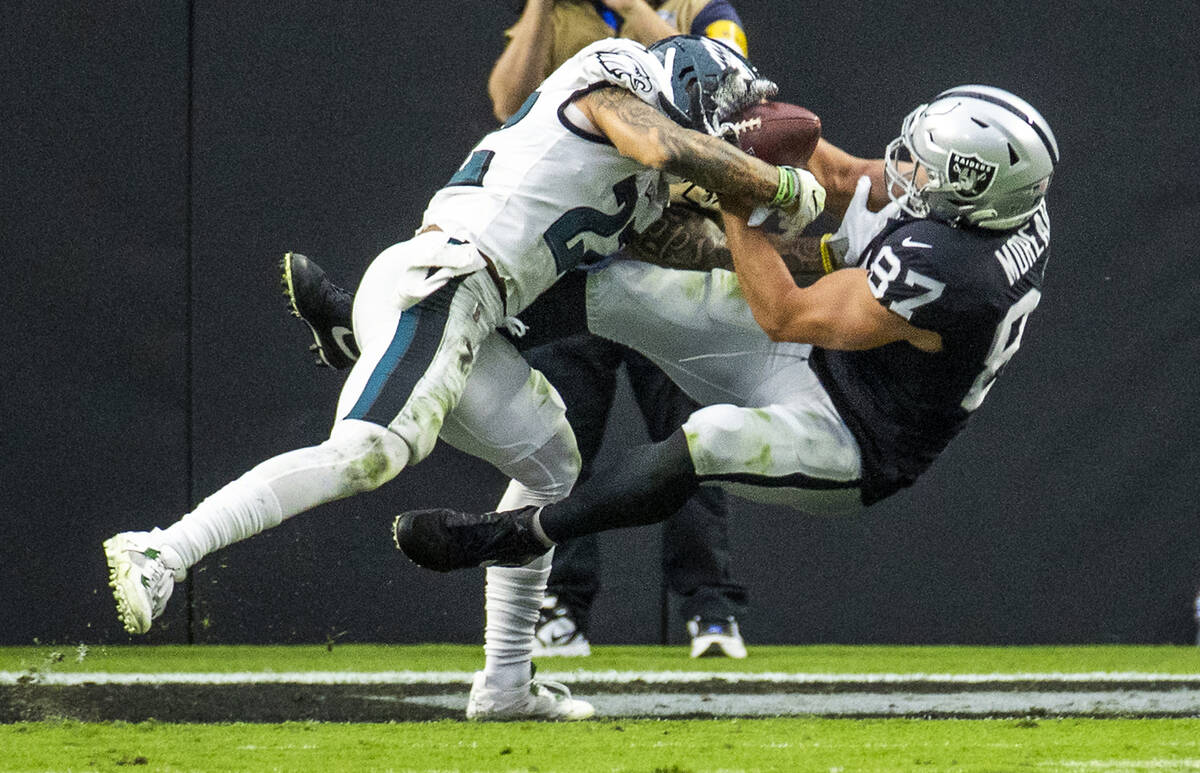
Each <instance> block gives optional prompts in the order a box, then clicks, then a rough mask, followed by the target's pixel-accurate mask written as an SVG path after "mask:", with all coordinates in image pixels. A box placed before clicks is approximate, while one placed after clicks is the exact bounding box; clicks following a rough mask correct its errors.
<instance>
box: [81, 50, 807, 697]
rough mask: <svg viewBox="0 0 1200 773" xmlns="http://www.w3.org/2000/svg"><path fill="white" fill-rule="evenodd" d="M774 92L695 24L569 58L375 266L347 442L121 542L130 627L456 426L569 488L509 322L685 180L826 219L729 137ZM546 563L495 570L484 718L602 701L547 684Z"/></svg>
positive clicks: (506, 467) (549, 417)
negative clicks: (281, 528) (184, 584)
mask: <svg viewBox="0 0 1200 773" xmlns="http://www.w3.org/2000/svg"><path fill="white" fill-rule="evenodd" d="M773 93H774V84H772V83H771V82H770V81H767V80H765V79H762V78H760V77H759V76H758V74H757V72H756V71H755V70H754V69H753V68H752V67H751V66H750V64H749V63H748V62H746V61H745V60H744V59H743V58H742V57H740V56H739V55H737V54H735V53H734V52H733V51H732V50H731V49H729V48H727V47H725V46H723V45H721V44H719V43H716V42H714V41H711V40H706V39H703V38H694V37H690V36H681V37H679V38H672V39H668V40H667V41H663V42H661V43H659V44H656V45H655V46H654V47H653V49H652V50H647V49H646V48H644V47H642V46H641V45H640V44H637V43H634V42H632V41H627V40H611V39H610V40H604V41H600V42H598V43H596V44H593V45H591V46H589V47H587V48H585V49H583V50H582V51H580V52H579V54H577V55H576V56H575V57H573V58H572V59H570V60H569V61H568V62H566V63H565V64H564V65H563V66H562V67H560V68H559V69H558V70H556V71H555V72H554V73H553V74H552V75H551V76H550V77H549V78H547V79H546V80H545V81H544V82H543V84H542V86H541V87H540V88H539V89H538V90H537V91H535V92H534V93H533V94H532V95H531V96H530V97H529V99H528V100H526V102H525V104H524V105H523V106H522V108H521V109H520V110H519V111H518V112H517V113H516V114H515V115H514V116H513V117H512V118H510V119H509V121H508V122H507V123H506V124H505V125H504V126H503V127H501V128H500V129H498V130H497V131H494V132H492V133H491V134H489V135H487V136H486V137H485V138H484V139H483V140H482V141H481V142H480V143H479V144H478V145H477V146H476V147H475V149H474V150H472V151H471V153H470V154H469V156H468V157H467V159H466V161H465V162H464V163H463V165H462V166H461V168H460V169H459V170H458V171H457V172H456V173H455V174H454V175H453V177H451V179H450V180H449V182H448V183H447V185H446V187H445V188H443V189H442V190H440V191H439V192H438V193H437V194H436V195H435V196H434V197H433V199H432V200H431V201H430V203H429V206H428V208H427V209H426V211H425V215H424V218H423V222H422V226H421V228H420V229H419V230H418V232H417V234H416V235H415V236H414V237H413V238H412V239H410V240H408V241H405V242H402V243H400V244H396V245H393V246H392V247H389V248H388V249H386V250H384V251H383V252H382V253H381V254H380V255H379V256H378V257H377V258H376V259H375V260H374V261H373V262H372V263H371V265H370V266H369V267H368V269H367V271H366V273H365V275H364V277H363V279H362V282H361V284H360V286H359V290H358V293H357V297H356V300H355V302H354V307H353V323H354V329H355V336H356V338H357V341H358V343H359V345H360V347H361V351H362V354H361V357H360V358H359V359H358V361H357V362H356V363H355V365H354V367H353V368H352V369H351V371H350V373H349V376H348V378H347V380H346V383H345V386H344V387H343V389H342V392H341V395H340V397H339V400H338V405H337V413H336V416H335V421H334V425H333V428H332V431H331V433H330V436H329V439H328V440H326V441H325V442H323V443H321V444H319V445H317V446H313V447H309V448H303V449H299V450H295V451H291V452H288V453H284V454H281V455H279V456H276V457H274V458H272V459H268V460H267V461H265V462H263V463H261V464H259V465H258V466H256V467H254V468H253V469H251V470H250V471H249V472H247V473H246V474H244V475H243V476H242V477H240V478H238V479H237V480H235V481H233V482H231V483H229V484H227V485H226V486H224V487H223V488H221V489H220V490H218V491H217V492H215V493H214V494H212V495H211V496H209V497H208V498H207V499H205V500H204V501H203V502H201V503H200V504H199V505H198V506H197V507H196V509H195V510H193V511H192V512H190V513H188V514H186V515H184V516H183V517H182V518H181V519H180V520H178V521H176V522H175V523H174V524H172V525H170V526H169V527H168V528H166V529H154V530H152V531H149V532H123V533H121V534H117V535H115V536H114V537H112V538H110V539H109V540H107V541H106V542H105V543H104V549H105V554H106V558H107V561H108V564H109V569H110V584H111V585H112V587H113V591H114V596H115V598H116V602H117V609H118V614H119V616H120V618H121V620H122V622H123V623H124V625H125V627H126V629H127V630H129V631H130V632H133V633H143V632H145V631H146V630H148V629H149V628H150V626H151V623H152V621H153V619H154V618H155V617H157V616H159V615H160V614H161V613H162V611H163V608H164V606H165V604H166V603H167V600H168V598H169V596H170V595H171V591H172V589H173V587H174V584H175V583H176V582H178V581H179V580H181V579H182V578H183V577H184V576H185V573H186V571H187V569H188V568H189V567H191V566H192V565H194V564H195V563H196V562H197V561H199V560H200V559H201V558H203V557H204V556H205V555H207V554H209V553H212V552H213V551H216V550H218V549H220V548H222V547H224V546H227V545H229V544H231V543H233V542H235V541H238V540H242V539H245V538H247V537H250V536H252V535H254V534H257V533H258V532H261V531H263V530H265V529H268V528H271V527H273V526H276V525H278V524H279V523H281V522H282V521H283V520H284V519H286V518H290V517H291V516H293V515H296V514H297V513H301V512H304V511H306V510H309V509H311V508H313V507H316V506H317V505H320V504H323V503H325V502H330V501H333V500H335V499H339V498H343V497H347V496H351V495H354V494H357V493H361V492H365V491H370V490H373V489H375V488H377V487H378V486H380V485H382V484H384V483H386V482H387V481H389V480H391V479H392V478H394V477H395V476H396V475H397V474H398V473H399V472H400V471H401V470H402V469H404V468H405V467H406V466H408V465H410V464H415V463H417V462H419V461H420V460H421V459H423V458H425V456H427V455H428V454H429V453H430V451H431V450H432V448H433V446H434V444H435V442H436V440H437V438H438V437H441V438H443V439H444V440H446V442H448V443H450V444H452V445H454V446H455V447H457V448H459V449H461V450H463V451H466V452H468V453H471V454H474V455H475V456H478V457H479V458H481V459H484V460H486V461H488V462H490V463H492V464H493V465H495V466H496V467H497V468H498V469H499V470H501V471H502V472H504V473H505V474H506V475H508V476H509V477H510V478H511V479H512V480H513V483H512V485H511V486H510V487H509V489H508V491H507V492H506V494H505V495H504V498H503V499H502V501H501V505H500V506H501V508H502V509H511V508H518V507H523V506H527V505H544V504H547V503H550V502H554V501H556V500H558V499H561V498H562V497H564V496H565V495H566V494H567V493H568V492H569V491H570V489H571V486H572V485H573V483H574V481H575V477H576V475H577V473H578V466H579V457H578V451H577V450H576V446H575V440H574V436H573V435H572V432H571V428H570V426H569V425H568V424H567V422H566V420H565V418H564V408H563V404H562V401H561V400H560V399H559V398H558V396H557V394H556V393H555V391H554V389H553V387H552V386H551V385H550V384H549V383H548V382H547V381H546V380H545V379H544V378H543V377H542V376H541V375H540V374H539V373H537V372H536V371H531V370H530V368H529V366H528V365H527V364H526V363H525V361H524V360H523V359H522V358H521V357H520V355H519V354H518V353H517V351H516V350H515V349H514V348H513V347H512V345H511V344H509V343H508V342H507V341H505V340H504V339H503V338H501V337H500V336H499V335H498V334H497V333H496V329H497V327H499V326H501V325H503V324H504V322H505V320H506V319H507V318H508V317H510V315H513V314H516V313H518V312H520V311H521V310H522V309H523V308H525V306H527V305H528V304H529V303H531V302H532V301H533V300H534V299H535V298H536V297H537V296H538V295H539V294H541V293H542V292H543V291H545V290H546V289H547V288H548V287H550V286H551V285H552V284H553V283H554V282H555V281H556V279H557V278H558V277H559V276H560V275H562V274H563V273H564V272H566V271H568V270H570V269H572V268H575V267H578V266H584V265H589V264H594V263H598V262H600V261H602V260H603V259H604V256H607V255H611V254H612V253H615V252H616V251H618V249H619V248H620V247H621V246H622V245H624V244H625V243H626V242H627V241H628V240H629V239H630V238H631V237H632V235H633V234H634V233H636V232H637V231H638V230H640V229H642V228H644V227H645V226H646V225H647V224H649V223H650V222H652V221H653V220H655V219H656V218H657V217H658V216H659V215H660V214H661V212H662V208H663V206H664V203H665V201H666V196H667V175H668V174H670V175H678V176H680V177H685V178H687V179H690V180H694V181H696V182H697V183H699V184H702V185H704V186H706V187H707V188H709V189H712V190H716V191H721V192H724V193H727V194H728V195H730V196H731V197H733V198H736V199H737V200H739V201H742V200H745V201H752V202H756V203H760V204H763V205H770V206H771V207H773V208H775V209H777V210H778V211H780V212H781V213H782V215H783V217H785V218H786V219H788V220H789V221H790V222H792V223H793V224H794V225H797V226H802V225H803V224H804V223H807V222H809V221H811V220H812V219H813V218H815V217H816V216H817V214H819V212H820V208H821V204H822V203H823V199H824V191H823V189H822V188H821V187H820V185H819V184H817V182H816V180H815V178H813V176H812V175H811V174H809V173H808V172H806V171H803V170H796V169H793V168H790V167H775V166H772V165H770V164H767V163H765V162H763V161H761V160H759V159H756V158H752V157H750V156H748V155H746V154H744V153H742V152H741V151H739V150H738V149H737V148H736V147H735V146H734V145H732V144H730V143H729V142H726V141H724V140H723V139H718V137H719V136H720V135H722V134H723V132H724V126H723V124H724V121H725V120H726V119H727V118H728V117H730V116H732V115H734V114H735V113H736V112H737V111H739V110H740V109H741V108H742V107H744V106H746V105H748V104H751V103H754V102H758V101H760V100H761V99H763V98H764V97H767V96H770V95H771V94H773ZM548 568H549V560H548V556H540V557H536V558H535V560H534V561H533V562H532V563H531V564H530V565H529V566H525V567H521V568H515V569H511V570H507V571H505V572H504V573H503V574H501V575H497V576H495V577H489V588H488V595H489V608H488V610H489V611H488V616H489V620H488V647H487V649H486V651H485V656H486V663H485V669H484V671H483V672H481V673H480V674H479V675H478V676H477V677H476V679H475V682H474V684H473V686H472V691H471V698H470V702H469V704H468V716H474V717H481V718H503V717H512V716H540V717H546V718H558V719H576V718H582V717H586V716H589V715H590V714H591V707H590V706H589V705H588V704H587V703H585V702H583V701H578V700H574V699H572V698H570V696H569V693H567V691H566V689H565V688H563V687H561V686H560V685H559V686H554V685H548V684H541V683H538V682H534V681H533V680H532V673H531V668H530V652H531V649H532V640H533V627H534V625H535V623H536V622H537V619H538V607H539V604H540V601H541V595H542V592H543V590H544V587H545V582H546V574H547V571H548ZM493 602H495V603H493Z"/></svg>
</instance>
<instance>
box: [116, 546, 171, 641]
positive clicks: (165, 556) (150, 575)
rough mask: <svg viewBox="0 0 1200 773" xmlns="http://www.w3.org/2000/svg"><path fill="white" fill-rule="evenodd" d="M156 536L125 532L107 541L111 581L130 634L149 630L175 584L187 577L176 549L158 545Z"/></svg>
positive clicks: (121, 616) (122, 621)
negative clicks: (156, 544)
mask: <svg viewBox="0 0 1200 773" xmlns="http://www.w3.org/2000/svg"><path fill="white" fill-rule="evenodd" d="M155 531H158V530H157V529H156V530H155ZM154 537H155V534H154V532H144V531H126V532H122V533H120V534H118V535H116V536H115V537H110V538H109V539H107V540H105V541H104V557H105V559H106V560H107V561H108V584H109V585H110V586H112V589H113V597H114V598H116V600H117V615H118V616H119V617H120V618H121V624H122V625H124V626H125V630H126V631H129V632H130V633H145V632H146V631H149V630H150V623H151V621H153V620H154V619H155V618H156V617H158V616H159V615H161V614H162V613H163V609H165V608H166V606H167V599H169V598H171V591H172V590H174V589H175V583H176V582H180V581H182V580H183V579H184V578H185V577H187V570H185V569H183V567H182V562H181V561H179V560H178V558H179V557H178V556H177V555H175V551H173V550H171V549H170V548H163V547H156V546H155V545H154V541H155V539H154ZM168 562H169V563H170V564H171V565H168Z"/></svg>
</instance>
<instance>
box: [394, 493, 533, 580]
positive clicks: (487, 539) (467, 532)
mask: <svg viewBox="0 0 1200 773" xmlns="http://www.w3.org/2000/svg"><path fill="white" fill-rule="evenodd" d="M538 509H539V508H537V507H534V506H532V505H530V506H528V507H522V508H521V509H519V510H507V511H505V512H502V513H460V512H458V511H457V510H446V509H437V510H413V511H411V512H407V513H404V514H402V515H400V516H398V517H397V518H396V520H395V522H394V524H393V526H392V531H393V537H394V538H395V541H396V547H398V548H400V550H401V551H402V552H403V553H404V555H406V556H408V557H409V559H411V560H412V562H413V563H414V564H416V565H417V566H423V567H425V568H426V569H433V570H434V571H436V572H450V571H453V570H455V569H469V568H471V567H474V566H524V565H525V564H528V563H529V562H530V561H532V560H533V559H535V558H537V557H538V556H540V555H542V554H544V553H545V552H546V551H547V550H549V549H550V548H549V547H547V546H546V545H545V544H544V543H543V542H542V541H541V539H539V538H538V536H537V533H536V531H535V530H534V526H533V517H534V515H535V514H536V513H537V511H538Z"/></svg>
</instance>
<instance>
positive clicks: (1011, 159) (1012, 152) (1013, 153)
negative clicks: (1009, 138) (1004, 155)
mask: <svg viewBox="0 0 1200 773" xmlns="http://www.w3.org/2000/svg"><path fill="white" fill-rule="evenodd" d="M1020 161H1021V157H1020V156H1018V155H1017V149H1016V148H1014V147H1013V146H1012V143H1011V142H1010V143H1008V163H1009V164H1011V165H1012V166H1016V165H1017V164H1018V163H1020Z"/></svg>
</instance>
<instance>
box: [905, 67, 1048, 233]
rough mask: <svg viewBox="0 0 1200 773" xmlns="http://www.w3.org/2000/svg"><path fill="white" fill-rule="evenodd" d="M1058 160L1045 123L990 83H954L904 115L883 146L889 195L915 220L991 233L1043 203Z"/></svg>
mask: <svg viewBox="0 0 1200 773" xmlns="http://www.w3.org/2000/svg"><path fill="white" fill-rule="evenodd" d="M1057 163H1058V143H1057V142H1056V141H1055V139H1054V133H1053V132H1052V131H1050V125H1049V124H1048V123H1046V119H1045V118H1042V116H1041V114H1040V113H1038V111H1037V110H1034V109H1033V107H1032V106H1031V105H1030V104H1029V103H1028V102H1026V101H1025V100H1023V99H1021V98H1019V97H1017V96H1015V95H1013V94H1010V93H1009V92H1007V91H1005V90H1003V89H998V88H995V87H992V86H957V87H955V88H952V89H950V90H948V91H943V92H942V93H941V94H938V96H937V98H936V99H934V100H933V101H932V102H930V103H929V104H926V105H921V106H920V107H918V108H917V109H916V110H914V111H912V112H911V113H909V114H908V116H907V117H906V118H905V119H904V125H903V127H902V128H901V130H900V136H899V137H897V138H896V139H894V140H892V142H891V143H890V144H889V145H888V147H887V153H886V160H885V172H886V175H887V181H888V195H890V196H891V198H892V200H893V201H895V202H896V203H897V204H898V205H899V206H900V208H901V209H903V210H904V211H905V212H908V213H909V214H911V215H915V216H917V217H934V218H937V219H939V220H945V221H947V222H950V223H953V224H962V225H972V226H977V227H980V228H992V229H997V230H1002V229H1009V228H1015V227H1017V226H1019V225H1021V224H1022V223H1024V222H1025V221H1026V220H1028V219H1029V218H1030V217H1032V216H1033V213H1034V212H1035V211H1036V210H1037V208H1038V207H1039V206H1040V205H1041V203H1042V199H1043V198H1044V197H1045V195H1046V189H1047V187H1049V185H1050V177H1051V175H1053V174H1054V166H1055V164H1057Z"/></svg>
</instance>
